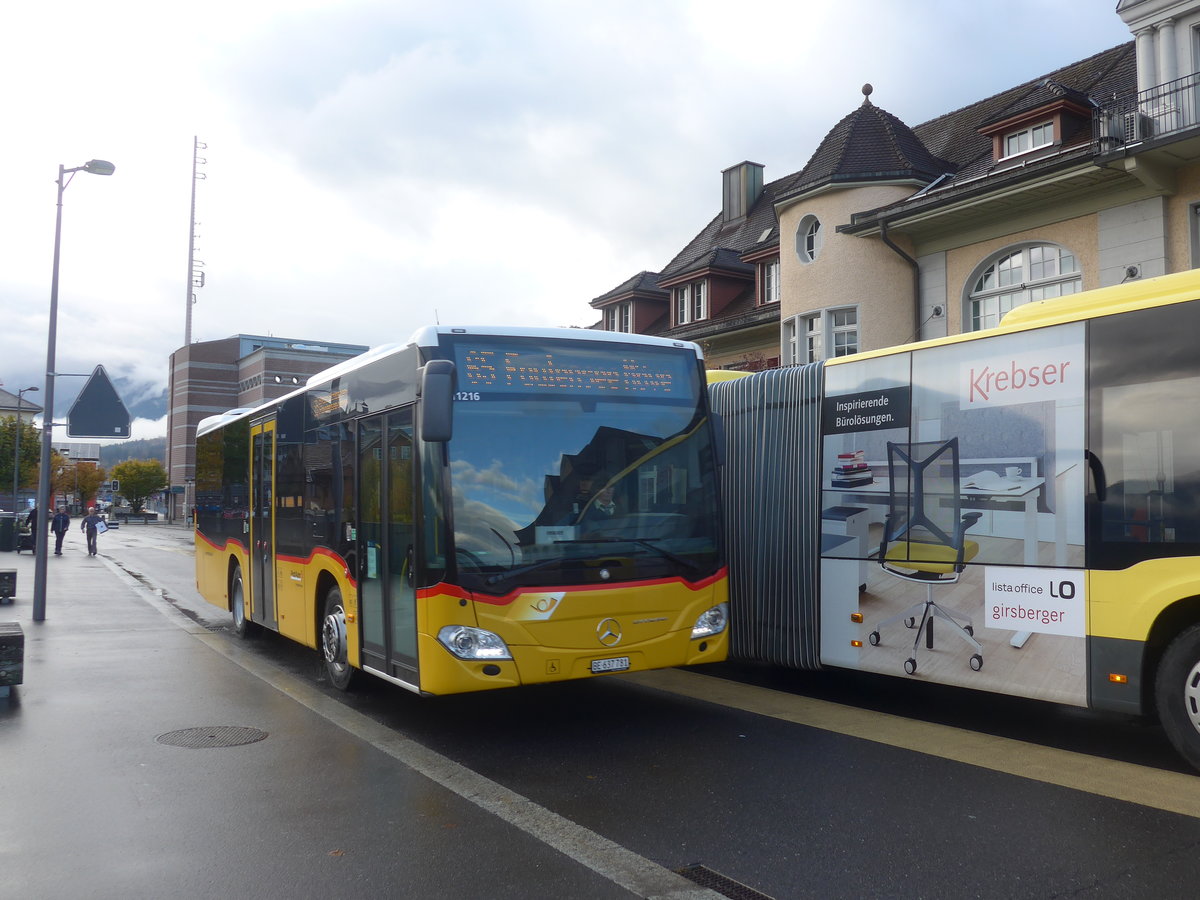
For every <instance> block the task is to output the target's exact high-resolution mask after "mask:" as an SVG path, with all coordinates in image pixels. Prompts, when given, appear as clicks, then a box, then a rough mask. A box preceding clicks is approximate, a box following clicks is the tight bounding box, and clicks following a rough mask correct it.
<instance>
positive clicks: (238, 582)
mask: <svg viewBox="0 0 1200 900" xmlns="http://www.w3.org/2000/svg"><path fill="white" fill-rule="evenodd" d="M229 612H230V613H231V614H232V615H233V633H234V634H236V635H237V636H238V637H240V638H251V637H254V634H255V632H256V631H257V628H258V626H256V625H255V624H254V623H253V622H251V621H250V620H249V619H248V618H246V586H245V584H244V583H243V581H242V567H241V566H239V565H237V564H235V565H234V567H233V574H232V575H230V576H229Z"/></svg>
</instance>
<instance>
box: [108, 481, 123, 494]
mask: <svg viewBox="0 0 1200 900" xmlns="http://www.w3.org/2000/svg"><path fill="white" fill-rule="evenodd" d="M120 489H121V482H119V481H117V479H115V478H114V479H113V480H112V485H111V486H110V487H109V490H111V491H112V492H113V493H114V494H115V493H116V492H117V491H119V490H120Z"/></svg>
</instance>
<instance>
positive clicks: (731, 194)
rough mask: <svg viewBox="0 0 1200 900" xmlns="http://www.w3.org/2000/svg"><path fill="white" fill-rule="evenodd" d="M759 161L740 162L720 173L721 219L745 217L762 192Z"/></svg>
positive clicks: (730, 220) (731, 220) (734, 219)
mask: <svg viewBox="0 0 1200 900" xmlns="http://www.w3.org/2000/svg"><path fill="white" fill-rule="evenodd" d="M762 187H763V167H762V164H761V163H755V162H749V161H747V162H740V163H738V164H737V165H736V166H730V167H729V168H728V169H726V170H725V171H724V172H722V173H721V221H722V222H734V221H737V220H738V219H742V218H745V216H746V213H748V212H749V211H750V207H752V206H753V205H754V201H755V200H757V199H758V196H759V194H761V193H762Z"/></svg>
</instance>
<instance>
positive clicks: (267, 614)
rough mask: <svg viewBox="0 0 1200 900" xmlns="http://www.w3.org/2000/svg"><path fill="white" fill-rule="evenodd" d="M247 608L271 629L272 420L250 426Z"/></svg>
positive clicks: (273, 460) (273, 609) (273, 619)
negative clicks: (248, 606)
mask: <svg viewBox="0 0 1200 900" xmlns="http://www.w3.org/2000/svg"><path fill="white" fill-rule="evenodd" d="M250 446H251V456H250V571H249V573H247V574H248V575H249V588H250V590H249V600H250V608H249V609H248V610H247V611H246V617H247V618H248V619H250V620H252V621H254V622H257V623H259V624H260V625H266V626H267V627H269V628H275V627H276V624H275V577H274V572H275V421H274V420H273V419H272V420H270V421H268V422H263V423H261V424H259V425H252V426H251V427H250Z"/></svg>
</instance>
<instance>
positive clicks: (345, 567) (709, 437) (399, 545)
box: [195, 326, 728, 694]
mask: <svg viewBox="0 0 1200 900" xmlns="http://www.w3.org/2000/svg"><path fill="white" fill-rule="evenodd" d="M715 467H716V460H715V457H714V441H713V427H712V424H711V421H710V417H709V414H708V407H707V397H706V394H705V391H704V372H703V361H702V359H701V355H700V351H699V348H698V347H696V345H694V344H691V343H686V342H680V341H670V340H664V339H658V338H648V337H642V336H638V335H624V334H616V333H610V332H597V331H582V330H575V329H526V330H517V329H505V328H449V327H441V326H439V327H436V328H426V329H423V330H421V331H419V332H417V334H415V335H414V336H413V338H412V339H411V340H410V341H409V342H408V343H406V344H403V345H389V346H387V347H382V348H379V349H377V350H374V351H371V352H369V353H367V354H364V355H363V356H361V357H358V358H356V359H354V360H350V361H348V362H346V363H343V364H341V365H338V366H335V367H333V368H332V369H329V370H327V371H325V372H323V373H320V374H318V375H315V376H313V377H312V378H311V379H310V380H309V382H308V383H307V384H306V385H305V386H304V387H303V388H300V389H298V390H296V391H294V392H292V393H290V394H288V395H286V396H284V397H282V398H280V399H278V400H276V401H273V402H270V403H267V404H265V405H263V406H260V407H257V408H255V409H248V410H234V411H232V412H230V413H226V414H224V415H221V416H215V417H212V418H209V419H206V420H205V421H204V422H202V423H201V425H200V427H199V428H198V430H197V439H196V511H195V513H196V518H195V522H196V528H195V543H196V584H197V587H198V589H199V591H200V593H201V594H202V595H203V596H204V597H205V598H206V599H207V600H208V601H209V602H211V603H214V604H216V605H217V606H219V607H222V608H224V609H227V610H229V611H230V612H231V614H232V621H233V627H234V629H235V631H237V632H238V633H239V634H242V635H245V634H247V633H249V632H252V631H253V630H255V629H257V628H267V629H271V630H274V631H278V632H279V633H280V634H282V635H285V636H287V637H289V638H292V639H294V640H296V641H299V642H300V643H302V644H306V645H308V646H310V647H314V648H317V649H319V651H320V653H321V655H322V657H323V659H324V662H325V667H326V671H327V673H328V677H329V679H330V681H331V682H332V683H333V684H334V685H335V686H337V687H338V688H341V689H346V688H348V687H349V686H350V684H351V681H352V679H353V678H354V677H355V676H356V675H357V674H358V673H359V672H368V673H370V674H372V675H375V676H378V677H380V678H383V679H385V680H387V681H390V682H393V683H395V684H399V685H401V686H403V687H404V688H406V689H408V690H411V691H414V692H418V693H423V694H452V693H458V692H463V691H475V690H484V689H488V688H499V687H509V686H514V685H521V684H532V683H537V682H549V681H561V680H566V679H573V678H584V677H590V676H595V675H602V674H607V673H612V672H623V671H636V670H643V669H652V668H658V667H666V666H679V665H688V664H693V663H704V662H715V661H719V660H722V659H724V658H725V655H726V651H727V643H728V634H727V630H726V629H727V622H728V608H727V603H726V594H727V572H726V566H725V562H724V557H723V547H722V540H721V534H720V515H719V507H718V490H717V484H716V475H715Z"/></svg>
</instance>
